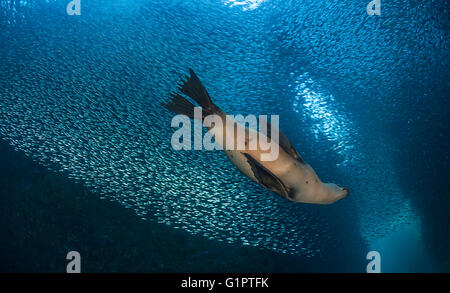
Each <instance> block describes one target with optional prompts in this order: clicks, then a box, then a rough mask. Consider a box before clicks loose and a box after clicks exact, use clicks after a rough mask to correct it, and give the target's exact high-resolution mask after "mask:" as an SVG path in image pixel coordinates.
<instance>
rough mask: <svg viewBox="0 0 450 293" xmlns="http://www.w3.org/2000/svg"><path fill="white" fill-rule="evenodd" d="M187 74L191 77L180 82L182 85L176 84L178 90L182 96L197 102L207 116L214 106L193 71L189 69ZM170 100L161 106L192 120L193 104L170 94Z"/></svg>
mask: <svg viewBox="0 0 450 293" xmlns="http://www.w3.org/2000/svg"><path fill="white" fill-rule="evenodd" d="M189 73H190V74H191V76H190V77H186V78H187V80H186V81H182V83H180V84H178V86H179V87H178V88H179V90H180V91H181V92H182V93H183V94H185V95H187V96H188V97H190V98H191V99H193V100H194V101H195V102H197V103H198V104H199V105H200V106H201V107H202V109H203V111H204V112H205V113H206V114H207V115H208V114H210V113H211V112H212V111H213V110H214V109H215V108H216V106H215V105H214V103H213V102H212V101H211V98H210V96H209V94H208V92H207V91H206V88H205V87H204V86H203V84H202V82H201V81H200V79H199V78H198V76H197V75H196V74H195V72H194V70H192V69H189ZM171 98H172V99H171V100H170V101H169V102H167V103H165V104H162V106H163V107H165V108H167V109H168V110H170V111H172V112H174V113H176V114H183V115H187V116H188V117H190V118H194V107H195V105H194V104H193V103H191V102H190V101H189V100H188V99H186V98H184V97H182V96H181V95H179V94H176V93H172V94H171Z"/></svg>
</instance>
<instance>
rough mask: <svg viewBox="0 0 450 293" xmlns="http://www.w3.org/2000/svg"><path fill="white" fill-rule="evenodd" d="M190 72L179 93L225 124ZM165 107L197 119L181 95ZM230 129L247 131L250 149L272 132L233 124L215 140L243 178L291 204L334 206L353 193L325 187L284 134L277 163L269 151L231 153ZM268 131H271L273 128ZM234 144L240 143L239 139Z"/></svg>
mask: <svg viewBox="0 0 450 293" xmlns="http://www.w3.org/2000/svg"><path fill="white" fill-rule="evenodd" d="M189 72H190V76H189V77H187V80H186V81H183V82H182V83H180V84H179V90H180V91H181V92H182V93H183V94H185V95H186V96H188V97H190V98H191V99H193V100H194V101H195V102H196V103H198V105H199V106H200V107H201V108H202V110H203V112H205V113H206V114H207V115H212V114H215V115H218V116H220V117H221V118H222V119H223V121H225V119H226V113H225V112H224V111H222V110H221V109H220V108H219V107H218V106H217V105H215V104H214V103H213V102H212V100H211V98H210V96H209V94H208V92H207V90H206V88H205V87H204V86H203V84H202V82H201V81H200V79H199V78H198V77H197V75H196V74H195V72H194V71H193V70H192V69H189ZM162 105H163V106H164V107H165V108H167V109H168V110H170V111H172V112H174V113H176V114H183V115H186V116H188V117H190V118H194V108H195V107H196V106H195V105H194V104H193V103H191V102H190V101H189V100H188V99H186V98H184V97H183V96H181V95H180V94H177V93H172V94H171V99H170V101H169V102H167V103H164V104H162ZM202 122H204V119H202ZM205 126H206V125H205ZM206 127H207V128H208V129H210V128H211V127H209V126H206ZM227 127H233V132H231V133H234V135H235V136H236V135H237V133H238V131H234V129H235V128H239V127H241V128H242V127H244V128H245V131H244V133H245V144H246V145H248V143H249V140H250V139H251V137H252V134H255V133H254V132H257V135H258V137H264V138H267V139H269V140H270V139H271V137H270V136H271V134H270V132H269V131H267V132H268V133H262V132H260V131H258V130H255V129H252V128H248V127H246V126H245V125H242V124H241V123H238V122H237V121H233V123H231V124H230V123H223V128H224V131H222V133H223V135H219V136H217V135H216V136H214V139H215V142H216V143H217V144H219V145H220V146H222V149H223V150H224V152H225V154H226V155H227V157H228V159H229V160H230V161H231V162H232V163H233V164H234V165H235V166H236V167H237V168H238V169H239V170H240V171H241V172H242V173H243V174H245V175H246V176H248V177H249V178H251V179H252V180H253V181H255V182H256V183H258V184H259V185H261V186H263V187H264V188H266V189H268V190H271V191H273V192H275V193H277V194H279V195H281V196H283V197H284V198H286V199H288V200H290V201H294V202H302V203H312V204H331V203H334V202H336V201H338V200H340V199H342V198H344V197H346V196H347V195H348V193H349V190H348V189H347V188H343V187H340V186H338V185H336V184H334V183H323V182H322V181H321V180H320V179H319V177H318V176H317V174H316V172H315V171H314V170H313V169H312V168H311V166H310V165H309V164H307V163H306V162H305V161H304V160H303V159H302V157H301V156H300V155H299V153H298V152H297V151H296V150H295V148H294V146H293V145H292V144H291V142H290V141H289V139H288V138H287V136H286V135H285V134H284V133H282V132H281V131H279V132H278V134H279V139H278V141H277V143H278V145H279V153H278V154H277V157H276V158H274V159H273V160H261V154H263V153H267V151H263V150H261V149H260V148H259V147H257V148H256V149H253V150H251V149H245V150H239V149H233V150H227V149H226V148H225V147H223V146H225V143H226V135H225V133H226V129H225V128H227ZM268 128H269V129H270V127H268ZM253 137H254V136H253ZM234 141H237V139H236V137H235V140H234Z"/></svg>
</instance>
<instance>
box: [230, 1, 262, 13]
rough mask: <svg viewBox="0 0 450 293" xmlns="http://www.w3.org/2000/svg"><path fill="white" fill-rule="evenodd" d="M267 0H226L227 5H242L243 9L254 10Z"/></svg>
mask: <svg viewBox="0 0 450 293" xmlns="http://www.w3.org/2000/svg"><path fill="white" fill-rule="evenodd" d="M265 1H266V0H242V1H239V0H224V3H225V5H228V6H230V7H234V6H240V7H242V10H244V11H246V10H254V9H256V8H258V7H259V6H260V5H261V4H262V3H263V2H265Z"/></svg>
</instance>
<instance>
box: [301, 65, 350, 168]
mask: <svg viewBox="0 0 450 293" xmlns="http://www.w3.org/2000/svg"><path fill="white" fill-rule="evenodd" d="M295 82H296V93H297V94H296V96H295V99H294V102H293V110H294V111H295V112H297V113H300V112H303V113H304V114H305V115H306V116H309V117H310V118H311V122H312V128H311V131H312V133H313V134H314V136H315V137H316V139H318V138H319V136H321V135H323V136H325V137H326V138H327V139H328V140H329V141H330V142H332V144H333V148H334V150H335V151H336V152H337V153H338V154H340V155H341V156H343V160H342V164H343V165H346V164H348V163H349V162H350V161H351V159H352V157H351V156H348V155H349V152H348V150H349V149H351V148H353V147H354V145H353V143H352V140H351V137H352V135H354V133H353V134H352V133H350V131H349V129H353V127H352V125H351V124H352V123H351V121H350V120H349V119H348V118H347V117H346V116H345V114H344V113H342V112H341V113H340V112H339V111H338V110H337V109H336V108H335V105H336V103H335V99H334V97H333V95H332V94H325V93H324V92H323V91H322V90H321V89H320V88H319V87H318V85H317V84H315V83H314V81H313V80H312V79H311V78H310V77H309V74H308V73H304V74H302V75H301V76H299V78H298V79H297V80H296V81H295Z"/></svg>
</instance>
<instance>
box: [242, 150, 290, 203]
mask: <svg viewBox="0 0 450 293" xmlns="http://www.w3.org/2000/svg"><path fill="white" fill-rule="evenodd" d="M243 155H244V156H245V157H246V158H247V162H248V163H249V164H250V167H251V169H252V171H253V174H254V175H255V178H256V179H257V180H258V182H259V184H261V185H262V186H264V187H265V188H267V189H269V190H271V191H275V192H278V193H279V194H281V195H283V196H284V197H286V198H289V190H288V189H287V188H286V186H285V185H284V183H283V182H282V181H281V180H280V179H279V178H278V177H277V176H275V175H274V174H273V173H272V172H271V171H270V170H268V169H267V168H266V167H264V166H263V165H262V164H261V163H260V162H258V161H257V160H255V158H253V157H252V156H251V155H249V154H246V153H244V154H243Z"/></svg>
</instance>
